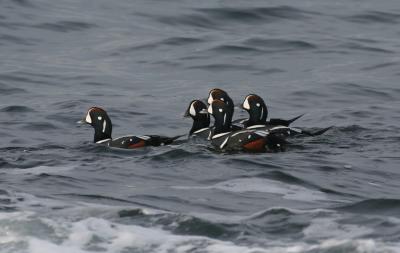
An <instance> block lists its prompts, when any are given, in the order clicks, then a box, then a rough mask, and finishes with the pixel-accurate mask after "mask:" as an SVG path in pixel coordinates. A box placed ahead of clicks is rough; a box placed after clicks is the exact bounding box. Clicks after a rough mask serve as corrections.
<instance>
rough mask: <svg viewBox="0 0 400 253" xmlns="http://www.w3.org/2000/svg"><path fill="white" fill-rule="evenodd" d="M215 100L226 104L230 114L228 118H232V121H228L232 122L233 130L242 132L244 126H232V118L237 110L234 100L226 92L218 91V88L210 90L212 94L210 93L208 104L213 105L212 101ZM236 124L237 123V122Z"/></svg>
mask: <svg viewBox="0 0 400 253" xmlns="http://www.w3.org/2000/svg"><path fill="white" fill-rule="evenodd" d="M214 100H221V101H222V102H224V103H225V105H226V107H227V110H228V112H229V115H228V116H227V117H230V119H227V120H228V121H230V122H231V128H232V129H233V130H240V129H242V128H243V127H242V126H238V125H236V124H232V117H233V113H234V110H235V105H234V103H233V100H232V99H231V97H229V95H228V93H227V92H226V91H224V90H221V89H218V88H214V89H212V90H210V92H209V93H208V99H207V102H208V104H209V105H210V104H211V103H212V101H214ZM235 123H236V122H235Z"/></svg>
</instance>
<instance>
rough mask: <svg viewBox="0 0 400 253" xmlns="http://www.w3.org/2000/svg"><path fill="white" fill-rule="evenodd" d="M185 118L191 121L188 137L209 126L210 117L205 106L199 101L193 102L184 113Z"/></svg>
mask: <svg viewBox="0 0 400 253" xmlns="http://www.w3.org/2000/svg"><path fill="white" fill-rule="evenodd" d="M185 117H191V118H192V119H193V125H192V129H190V132H189V135H192V134H193V133H194V132H196V131H197V130H200V129H202V128H206V127H209V126H210V115H209V114H208V112H207V106H206V105H205V104H204V103H203V102H202V101H200V100H193V101H192V102H190V104H189V107H188V108H187V110H186V112H185Z"/></svg>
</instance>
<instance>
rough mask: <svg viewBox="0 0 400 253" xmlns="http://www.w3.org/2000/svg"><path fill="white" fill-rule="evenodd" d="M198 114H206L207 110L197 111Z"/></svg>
mask: <svg viewBox="0 0 400 253" xmlns="http://www.w3.org/2000/svg"><path fill="white" fill-rule="evenodd" d="M199 113H200V114H208V111H207V109H203V110H201V111H199Z"/></svg>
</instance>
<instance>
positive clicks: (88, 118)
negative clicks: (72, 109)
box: [85, 111, 92, 124]
mask: <svg viewBox="0 0 400 253" xmlns="http://www.w3.org/2000/svg"><path fill="white" fill-rule="evenodd" d="M85 121H86V123H89V124H92V117H90V111H89V112H88V113H87V115H86V119H85Z"/></svg>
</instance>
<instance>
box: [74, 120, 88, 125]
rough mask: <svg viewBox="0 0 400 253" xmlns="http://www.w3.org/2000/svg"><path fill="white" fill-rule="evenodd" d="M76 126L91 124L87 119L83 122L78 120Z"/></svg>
mask: <svg viewBox="0 0 400 253" xmlns="http://www.w3.org/2000/svg"><path fill="white" fill-rule="evenodd" d="M76 124H79V125H84V124H89V123H87V122H86V120H85V119H81V120H78V121H77V122H76Z"/></svg>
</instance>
